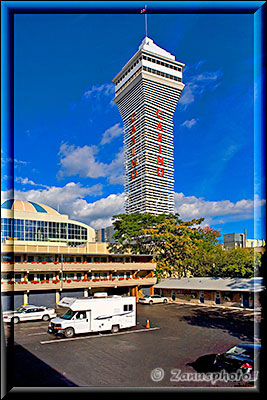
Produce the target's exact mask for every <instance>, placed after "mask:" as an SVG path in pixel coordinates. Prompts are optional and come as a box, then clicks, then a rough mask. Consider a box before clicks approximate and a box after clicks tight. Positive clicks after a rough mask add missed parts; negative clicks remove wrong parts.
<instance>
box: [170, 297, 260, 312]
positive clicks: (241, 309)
mask: <svg viewBox="0 0 267 400" xmlns="http://www.w3.org/2000/svg"><path fill="white" fill-rule="evenodd" d="M169 303H170V304H182V305H183V304H185V305H189V306H199V307H213V308H222V309H223V310H224V309H227V310H240V311H251V312H261V309H259V308H256V309H254V308H244V307H234V306H233V307H231V306H222V305H220V304H203V303H190V302H188V301H183V302H182V301H175V300H172V301H169Z"/></svg>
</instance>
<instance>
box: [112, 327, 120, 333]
mask: <svg viewBox="0 0 267 400" xmlns="http://www.w3.org/2000/svg"><path fill="white" fill-rule="evenodd" d="M119 330H120V327H119V325H112V328H111V332H112V333H117V332H119Z"/></svg>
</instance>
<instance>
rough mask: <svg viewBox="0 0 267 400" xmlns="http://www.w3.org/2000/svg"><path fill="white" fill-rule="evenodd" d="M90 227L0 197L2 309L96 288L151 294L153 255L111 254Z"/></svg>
mask: <svg viewBox="0 0 267 400" xmlns="http://www.w3.org/2000/svg"><path fill="white" fill-rule="evenodd" d="M95 236H96V233H95V230H94V229H93V228H91V227H90V226H88V225H86V224H84V223H82V222H78V221H73V220H71V219H69V217H68V215H65V214H60V213H59V212H58V211H56V210H54V209H53V208H51V207H49V206H47V205H45V204H41V203H37V202H33V201H26V200H14V199H7V200H2V201H1V289H2V290H1V303H2V309H3V310H7V309H13V308H14V307H17V306H20V305H21V304H27V303H31V304H36V305H46V306H53V307H54V306H55V304H56V303H58V301H59V300H60V299H61V298H62V297H64V296H71V297H78V296H79V297H80V296H89V295H92V294H94V293H95V292H96V291H105V292H108V293H109V294H127V295H130V294H131V295H132V296H136V297H137V299H138V297H139V296H141V295H144V294H147V293H153V285H154V284H155V283H156V278H155V277H154V275H153V274H154V270H155V268H156V264H155V263H154V262H153V255H135V254H117V253H116V254H113V253H112V252H111V251H110V250H109V247H108V243H101V242H97V241H96V240H95Z"/></svg>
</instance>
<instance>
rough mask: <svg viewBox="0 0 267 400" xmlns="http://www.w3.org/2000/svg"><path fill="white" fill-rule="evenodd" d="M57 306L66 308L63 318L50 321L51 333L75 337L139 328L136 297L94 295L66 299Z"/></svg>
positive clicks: (49, 328) (105, 294) (49, 329)
mask: <svg viewBox="0 0 267 400" xmlns="http://www.w3.org/2000/svg"><path fill="white" fill-rule="evenodd" d="M58 306H61V307H64V308H67V311H66V312H65V314H63V316H61V317H57V318H54V319H52V320H51V322H50V324H49V327H48V333H52V334H55V335H57V334H64V335H65V337H68V338H69V337H72V336H73V335H74V334H77V333H89V332H101V331H108V330H110V331H111V332H113V333H115V332H118V331H119V330H120V329H122V328H130V327H132V326H135V325H136V298H135V297H130V296H125V297H124V296H108V295H107V293H104V292H100V293H95V295H94V296H93V297H81V298H70V297H64V298H63V299H62V300H61V301H60V302H59V303H58Z"/></svg>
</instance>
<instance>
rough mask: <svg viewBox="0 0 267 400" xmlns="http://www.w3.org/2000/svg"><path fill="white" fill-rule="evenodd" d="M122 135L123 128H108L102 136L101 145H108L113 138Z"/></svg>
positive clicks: (116, 125) (117, 126) (114, 126)
mask: <svg viewBox="0 0 267 400" xmlns="http://www.w3.org/2000/svg"><path fill="white" fill-rule="evenodd" d="M122 133H123V128H122V127H121V125H120V124H119V123H118V124H115V125H113V126H112V127H111V128H108V129H107V130H106V131H105V132H104V133H103V135H102V140H101V142H100V144H101V145H104V144H107V143H110V142H111V141H112V140H113V139H114V138H116V137H118V136H121V135H122Z"/></svg>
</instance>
